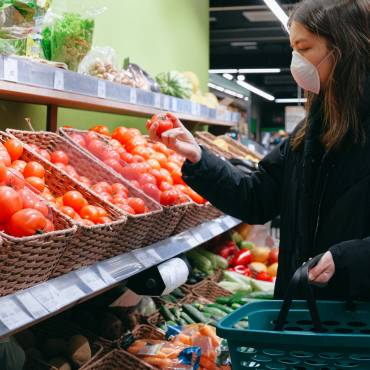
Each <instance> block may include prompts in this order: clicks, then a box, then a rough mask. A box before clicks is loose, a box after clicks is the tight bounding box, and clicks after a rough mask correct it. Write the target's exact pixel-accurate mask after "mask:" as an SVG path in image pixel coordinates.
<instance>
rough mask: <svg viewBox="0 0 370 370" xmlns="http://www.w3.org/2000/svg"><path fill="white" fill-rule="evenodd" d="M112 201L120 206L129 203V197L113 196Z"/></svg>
mask: <svg viewBox="0 0 370 370" xmlns="http://www.w3.org/2000/svg"><path fill="white" fill-rule="evenodd" d="M112 203H113V204H115V205H118V206H122V205H125V204H128V200H127V197H124V196H119V195H117V196H115V197H113V200H112Z"/></svg>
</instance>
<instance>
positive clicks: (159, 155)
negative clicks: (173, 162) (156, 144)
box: [151, 153, 167, 167]
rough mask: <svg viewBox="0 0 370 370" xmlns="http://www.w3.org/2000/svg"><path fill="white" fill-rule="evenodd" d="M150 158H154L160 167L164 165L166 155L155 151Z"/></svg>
mask: <svg viewBox="0 0 370 370" xmlns="http://www.w3.org/2000/svg"><path fill="white" fill-rule="evenodd" d="M151 158H152V159H156V160H157V161H158V162H159V164H160V165H161V167H164V166H165V165H166V163H167V157H166V156H165V155H164V154H163V153H155V154H153V155H152V157H151Z"/></svg>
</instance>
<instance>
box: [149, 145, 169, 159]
mask: <svg viewBox="0 0 370 370" xmlns="http://www.w3.org/2000/svg"><path fill="white" fill-rule="evenodd" d="M153 149H154V150H155V151H157V152H159V153H162V154H164V155H166V156H169V155H170V154H171V150H170V149H168V148H167V147H166V145H164V144H163V143H155V144H154V145H153Z"/></svg>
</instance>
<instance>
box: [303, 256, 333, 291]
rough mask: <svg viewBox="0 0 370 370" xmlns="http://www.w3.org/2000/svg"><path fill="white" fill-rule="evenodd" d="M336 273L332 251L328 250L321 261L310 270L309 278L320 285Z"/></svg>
mask: <svg viewBox="0 0 370 370" xmlns="http://www.w3.org/2000/svg"><path fill="white" fill-rule="evenodd" d="M334 273H335V263H334V260H333V256H332V254H331V253H330V252H326V253H325V254H324V255H323V257H322V258H321V260H320V261H319V263H318V264H317V265H316V266H315V267H314V268H312V269H311V270H310V272H309V279H310V281H311V282H313V283H315V284H319V285H325V284H327V283H328V282H329V281H330V279H331V278H332V277H333V275H334Z"/></svg>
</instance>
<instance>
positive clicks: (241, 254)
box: [229, 249, 252, 266]
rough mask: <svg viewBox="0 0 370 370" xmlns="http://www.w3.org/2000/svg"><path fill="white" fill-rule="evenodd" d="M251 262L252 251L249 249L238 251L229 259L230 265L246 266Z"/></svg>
mask: <svg viewBox="0 0 370 370" xmlns="http://www.w3.org/2000/svg"><path fill="white" fill-rule="evenodd" d="M251 262H252V253H251V251H250V250H249V249H243V250H241V251H238V252H237V253H236V254H235V256H234V258H233V259H232V260H231V261H230V264H229V265H230V266H237V265H243V266H248V265H249V264H250V263H251Z"/></svg>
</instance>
